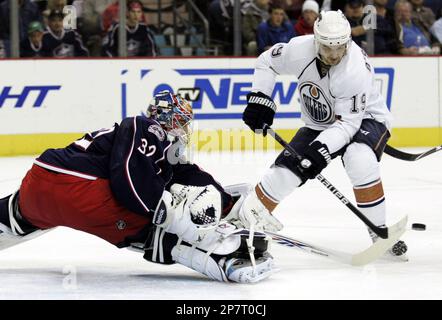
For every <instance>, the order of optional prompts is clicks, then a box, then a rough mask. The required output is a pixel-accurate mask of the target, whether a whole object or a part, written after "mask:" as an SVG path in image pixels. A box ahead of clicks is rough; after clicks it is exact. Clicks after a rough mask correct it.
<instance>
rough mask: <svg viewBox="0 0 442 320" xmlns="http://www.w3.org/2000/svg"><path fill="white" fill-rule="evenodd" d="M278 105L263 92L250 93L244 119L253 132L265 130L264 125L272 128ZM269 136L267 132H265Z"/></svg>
mask: <svg viewBox="0 0 442 320" xmlns="http://www.w3.org/2000/svg"><path fill="white" fill-rule="evenodd" d="M275 112H276V104H275V103H274V102H273V100H272V98H270V97H269V96H267V95H265V94H264V93H262V92H250V93H249V94H248V95H247V107H246V109H245V110H244V113H243V115H242V119H243V120H244V122H245V123H246V125H248V126H249V127H250V129H252V130H253V131H255V130H257V129H258V130H259V129H263V126H264V124H265V123H266V124H268V125H269V126H271V125H272V124H273V118H274V117H275ZM263 135H264V136H266V135H267V130H266V129H264V130H263Z"/></svg>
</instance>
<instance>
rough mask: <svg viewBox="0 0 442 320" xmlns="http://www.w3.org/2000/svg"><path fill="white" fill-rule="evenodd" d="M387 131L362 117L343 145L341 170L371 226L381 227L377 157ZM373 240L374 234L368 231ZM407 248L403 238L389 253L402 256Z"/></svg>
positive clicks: (382, 213)
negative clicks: (348, 142) (346, 175)
mask: <svg viewBox="0 0 442 320" xmlns="http://www.w3.org/2000/svg"><path fill="white" fill-rule="evenodd" d="M388 137H389V133H388V131H387V129H386V128H385V126H384V125H382V124H381V123H378V122H376V121H374V120H364V121H363V124H362V126H361V130H360V131H359V132H358V133H357V134H356V135H355V137H354V138H353V141H352V142H351V143H350V144H349V145H348V146H347V147H346V149H345V152H344V154H343V157H342V158H343V162H344V167H345V170H346V172H347V174H348V177H349V178H350V181H351V183H352V184H353V191H354V194H355V198H356V203H357V206H358V208H359V209H360V210H361V212H362V213H364V214H365V215H366V216H367V218H369V219H370V220H371V221H372V222H373V223H374V224H375V225H377V226H383V225H385V220H386V206H385V195H384V189H383V187H382V180H381V174H380V163H379V161H380V159H381V156H382V152H383V149H384V147H385V144H386V142H387V140H388ZM369 233H370V236H371V238H372V239H373V241H376V240H377V236H376V234H375V233H373V232H372V231H371V230H369ZM406 250H407V247H406V245H405V243H404V242H403V241H399V242H398V243H396V244H395V245H394V246H393V247H392V248H391V250H389V252H390V254H391V255H393V256H401V257H402V258H403V260H405V259H406V256H405V252H406Z"/></svg>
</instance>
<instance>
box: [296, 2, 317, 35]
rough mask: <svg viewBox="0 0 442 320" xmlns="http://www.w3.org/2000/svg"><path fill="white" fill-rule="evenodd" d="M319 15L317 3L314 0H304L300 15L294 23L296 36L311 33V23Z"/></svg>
mask: <svg viewBox="0 0 442 320" xmlns="http://www.w3.org/2000/svg"><path fill="white" fill-rule="evenodd" d="M318 15H319V5H318V3H317V2H316V1H315V0H306V1H305V2H304V4H303V5H302V16H301V18H299V20H298V22H296V24H295V33H296V36H304V35H306V34H313V25H314V24H315V20H316V18H317V17H318Z"/></svg>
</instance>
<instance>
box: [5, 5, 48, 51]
mask: <svg viewBox="0 0 442 320" xmlns="http://www.w3.org/2000/svg"><path fill="white" fill-rule="evenodd" d="M17 1H18V5H19V39H20V41H23V40H24V39H26V38H27V37H28V34H27V30H28V26H29V24H30V23H31V21H42V17H41V15H40V12H39V10H38V7H37V5H35V4H34V3H33V2H31V1H30V0H17ZM9 15H10V2H9V1H5V2H3V3H1V4H0V40H3V43H4V47H5V50H6V53H7V55H9V49H10V48H9V37H10V30H9V24H10V22H9V21H10V20H9Z"/></svg>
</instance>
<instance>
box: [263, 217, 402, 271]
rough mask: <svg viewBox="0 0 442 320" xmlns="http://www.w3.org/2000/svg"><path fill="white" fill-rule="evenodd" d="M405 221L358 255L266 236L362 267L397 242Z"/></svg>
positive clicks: (278, 236) (278, 235)
mask: <svg viewBox="0 0 442 320" xmlns="http://www.w3.org/2000/svg"><path fill="white" fill-rule="evenodd" d="M407 220H408V216H405V217H404V218H402V219H401V220H400V221H399V222H397V223H396V224H395V225H393V226H391V227H389V228H388V229H389V230H390V232H389V237H388V239H381V238H379V239H378V240H377V241H376V242H375V243H373V244H372V245H371V246H370V247H368V248H367V249H365V250H363V251H361V252H358V253H348V252H343V251H338V250H334V249H328V248H325V247H320V246H317V245H313V244H309V243H307V242H305V241H300V240H296V239H293V238H290V237H287V236H283V235H281V234H278V233H274V232H270V231H266V234H268V235H269V236H270V237H271V238H272V240H273V242H275V243H277V244H279V245H282V246H285V247H290V248H294V249H298V250H300V251H303V252H308V253H311V254H313V255H316V256H322V257H327V258H330V259H332V260H335V261H338V262H341V263H346V264H350V265H352V266H363V265H366V264H368V263H370V262H372V261H374V260H376V259H378V258H380V257H381V256H382V255H383V254H384V253H385V252H386V251H387V250H388V249H389V248H391V247H392V246H393V245H394V244H395V243H396V241H398V240H399V238H400V237H401V236H402V234H404V232H405V226H406V225H407Z"/></svg>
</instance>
